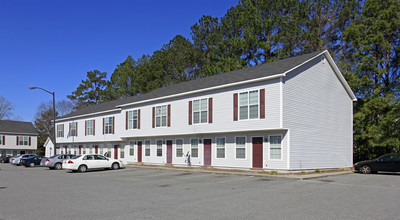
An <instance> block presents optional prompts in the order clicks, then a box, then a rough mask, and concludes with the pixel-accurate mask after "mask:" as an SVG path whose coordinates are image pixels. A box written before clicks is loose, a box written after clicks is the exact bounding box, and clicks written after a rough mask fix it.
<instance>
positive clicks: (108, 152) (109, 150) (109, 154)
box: [107, 146, 111, 158]
mask: <svg viewBox="0 0 400 220" xmlns="http://www.w3.org/2000/svg"><path fill="white" fill-rule="evenodd" d="M107 156H108V157H107V158H111V146H108V147H107Z"/></svg>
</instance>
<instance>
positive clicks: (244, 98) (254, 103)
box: [239, 90, 259, 120]
mask: <svg viewBox="0 0 400 220" xmlns="http://www.w3.org/2000/svg"><path fill="white" fill-rule="evenodd" d="M258 104H259V103H258V90H254V91H250V92H242V93H239V114H240V116H239V118H240V120H243V119H253V118H258Z"/></svg>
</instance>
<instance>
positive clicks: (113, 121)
mask: <svg viewBox="0 0 400 220" xmlns="http://www.w3.org/2000/svg"><path fill="white" fill-rule="evenodd" d="M112 126H113V127H112V133H113V134H114V131H115V117H112Z"/></svg>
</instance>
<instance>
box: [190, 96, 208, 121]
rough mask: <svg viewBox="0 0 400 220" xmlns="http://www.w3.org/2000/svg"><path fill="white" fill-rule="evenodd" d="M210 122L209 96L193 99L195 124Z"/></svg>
mask: <svg viewBox="0 0 400 220" xmlns="http://www.w3.org/2000/svg"><path fill="white" fill-rule="evenodd" d="M207 122H208V98H204V99H197V100H193V124H200V123H207Z"/></svg>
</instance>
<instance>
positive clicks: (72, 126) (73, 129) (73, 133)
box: [69, 122, 78, 137]
mask: <svg viewBox="0 0 400 220" xmlns="http://www.w3.org/2000/svg"><path fill="white" fill-rule="evenodd" d="M77 124H78V123H77V122H72V123H70V126H71V127H70V128H69V129H70V131H69V132H70V134H69V136H71V137H74V136H78V135H77V133H76V126H77Z"/></svg>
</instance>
